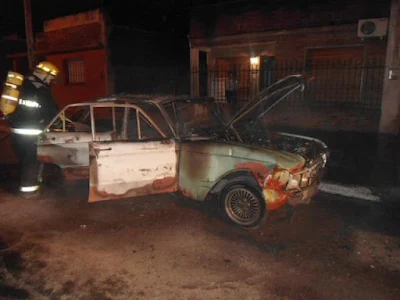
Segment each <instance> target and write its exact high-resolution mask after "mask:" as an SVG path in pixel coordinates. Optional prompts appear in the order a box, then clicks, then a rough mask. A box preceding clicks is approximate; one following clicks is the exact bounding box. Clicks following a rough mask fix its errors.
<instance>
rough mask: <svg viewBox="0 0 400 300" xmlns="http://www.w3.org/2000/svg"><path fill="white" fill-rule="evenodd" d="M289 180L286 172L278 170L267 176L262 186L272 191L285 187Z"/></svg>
mask: <svg viewBox="0 0 400 300" xmlns="http://www.w3.org/2000/svg"><path fill="white" fill-rule="evenodd" d="M290 179H291V175H290V173H289V171H287V170H278V171H275V172H274V173H272V174H271V175H269V176H268V177H267V178H266V179H265V181H264V186H265V187H267V188H272V189H280V188H282V187H285V186H286V185H287V184H288V182H289V180H290Z"/></svg>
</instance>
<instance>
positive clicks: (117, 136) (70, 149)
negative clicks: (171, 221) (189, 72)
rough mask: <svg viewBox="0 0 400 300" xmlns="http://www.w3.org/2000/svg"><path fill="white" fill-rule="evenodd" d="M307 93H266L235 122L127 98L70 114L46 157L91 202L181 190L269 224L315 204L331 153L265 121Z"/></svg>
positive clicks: (237, 216)
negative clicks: (275, 215) (85, 188)
mask: <svg viewBox="0 0 400 300" xmlns="http://www.w3.org/2000/svg"><path fill="white" fill-rule="evenodd" d="M303 88H304V83H303V79H302V77H301V76H298V75H293V76H289V77H286V78H284V79H282V80H280V81H278V82H277V83H275V84H274V85H272V86H270V87H268V88H267V89H265V90H263V91H262V92H261V93H260V94H259V95H257V97H255V98H254V99H252V100H251V101H249V102H248V103H247V105H246V106H245V107H243V108H242V109H241V110H240V111H238V112H237V113H236V114H235V115H234V116H233V117H232V118H231V119H230V120H228V121H225V120H224V119H223V118H222V117H221V114H219V113H218V109H216V108H217V107H216V104H215V102H214V101H213V99H208V98H190V97H185V96H181V97H162V96H160V97H158V96H148V95H142V96H141V95H117V96H113V97H109V98H105V99H100V100H98V101H96V102H90V103H79V104H71V105H69V106H66V107H65V108H64V109H63V110H62V111H61V112H60V113H59V114H58V115H57V116H56V117H55V118H54V119H53V121H52V122H50V124H49V125H48V126H47V127H46V129H45V131H44V132H43V133H42V135H41V138H40V141H39V143H38V159H39V161H40V162H42V163H50V164H55V165H57V166H58V167H59V168H60V170H62V173H63V174H64V176H65V178H66V179H85V178H87V179H89V185H90V191H89V202H95V201H102V200H114V199H121V198H130V197H136V196H144V195H152V194H161V193H172V192H178V193H181V194H183V195H184V196H186V197H187V198H189V199H193V200H198V201H203V200H208V199H210V200H212V201H218V203H219V207H220V210H221V213H222V216H223V217H224V218H226V219H227V220H228V221H231V222H233V223H235V224H237V225H239V226H241V227H243V228H255V227H258V226H261V225H262V224H263V221H264V219H265V217H266V214H267V211H268V210H276V209H279V208H280V207H282V206H284V205H286V204H288V205H296V204H299V203H308V202H309V200H310V199H311V197H312V196H313V195H314V194H315V193H316V192H317V188H318V183H319V181H320V178H321V176H322V173H323V170H324V168H325V165H326V160H327V155H328V150H327V147H326V145H325V144H324V143H323V142H321V141H319V140H316V139H313V138H310V137H305V136H297V135H291V134H287V133H276V132H269V131H268V129H267V128H265V124H264V121H263V118H264V116H265V114H266V113H267V112H268V111H269V110H270V109H272V107H274V106H275V105H276V104H277V103H279V102H280V101H282V100H283V99H285V97H287V96H288V95H290V94H291V93H293V92H295V91H298V90H301V89H303Z"/></svg>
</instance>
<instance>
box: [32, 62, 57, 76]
mask: <svg viewBox="0 0 400 300" xmlns="http://www.w3.org/2000/svg"><path fill="white" fill-rule="evenodd" d="M36 70H40V71H42V72H44V73H47V74H50V75H53V76H54V77H56V76H57V75H58V73H60V70H59V69H58V68H57V67H56V66H55V65H54V64H52V63H51V62H48V61H42V62H40V63H39V64H38V65H37V66H36Z"/></svg>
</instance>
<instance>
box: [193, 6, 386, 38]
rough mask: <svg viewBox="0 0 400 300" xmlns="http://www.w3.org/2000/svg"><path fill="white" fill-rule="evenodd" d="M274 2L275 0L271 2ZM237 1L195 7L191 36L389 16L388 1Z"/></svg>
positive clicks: (224, 34) (311, 25)
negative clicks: (285, 2) (284, 2)
mask: <svg viewBox="0 0 400 300" xmlns="http://www.w3.org/2000/svg"><path fill="white" fill-rule="evenodd" d="M274 2H276V3H274ZM280 2H281V3H279V2H278V1H268V2H261V1H252V0H248V1H236V2H233V1H232V2H231V3H227V4H221V5H218V4H217V5H204V6H199V7H195V8H194V9H193V10H192V12H191V30H190V36H191V38H194V39H197V38H200V39H209V38H214V37H217V36H228V35H235V34H242V33H257V32H264V31H277V30H290V29H297V28H307V27H321V26H331V25H344V24H355V23H357V22H358V20H359V19H368V18H380V17H388V16H389V12H390V0H381V1H379V3H377V1H371V0H369V1H368V0H367V1H365V0H352V1H346V0H335V1H329V2H327V3H315V2H316V1H315V2H314V3H307V4H308V5H307V4H304V3H302V2H299V3H298V4H296V3H295V2H293V1H290V3H288V4H286V5H285V4H282V1H280Z"/></svg>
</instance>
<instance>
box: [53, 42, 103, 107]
mask: <svg viewBox="0 0 400 300" xmlns="http://www.w3.org/2000/svg"><path fill="white" fill-rule="evenodd" d="M73 58H82V59H83V61H84V68H85V82H84V83H82V84H69V83H68V80H67V76H68V74H67V65H66V60H68V59H73ZM47 59H48V60H49V61H51V62H52V63H54V64H55V65H56V66H57V67H58V68H59V69H60V78H59V80H58V82H57V84H56V85H55V86H54V87H53V90H52V92H53V96H54V98H55V99H56V101H57V103H58V105H59V106H60V108H61V107H64V106H65V105H68V104H71V103H77V102H84V101H91V100H95V99H96V98H100V97H104V96H106V95H107V83H106V81H107V70H106V63H107V56H106V51H105V50H104V49H99V50H87V51H80V52H73V53H66V54H54V55H48V56H47Z"/></svg>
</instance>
